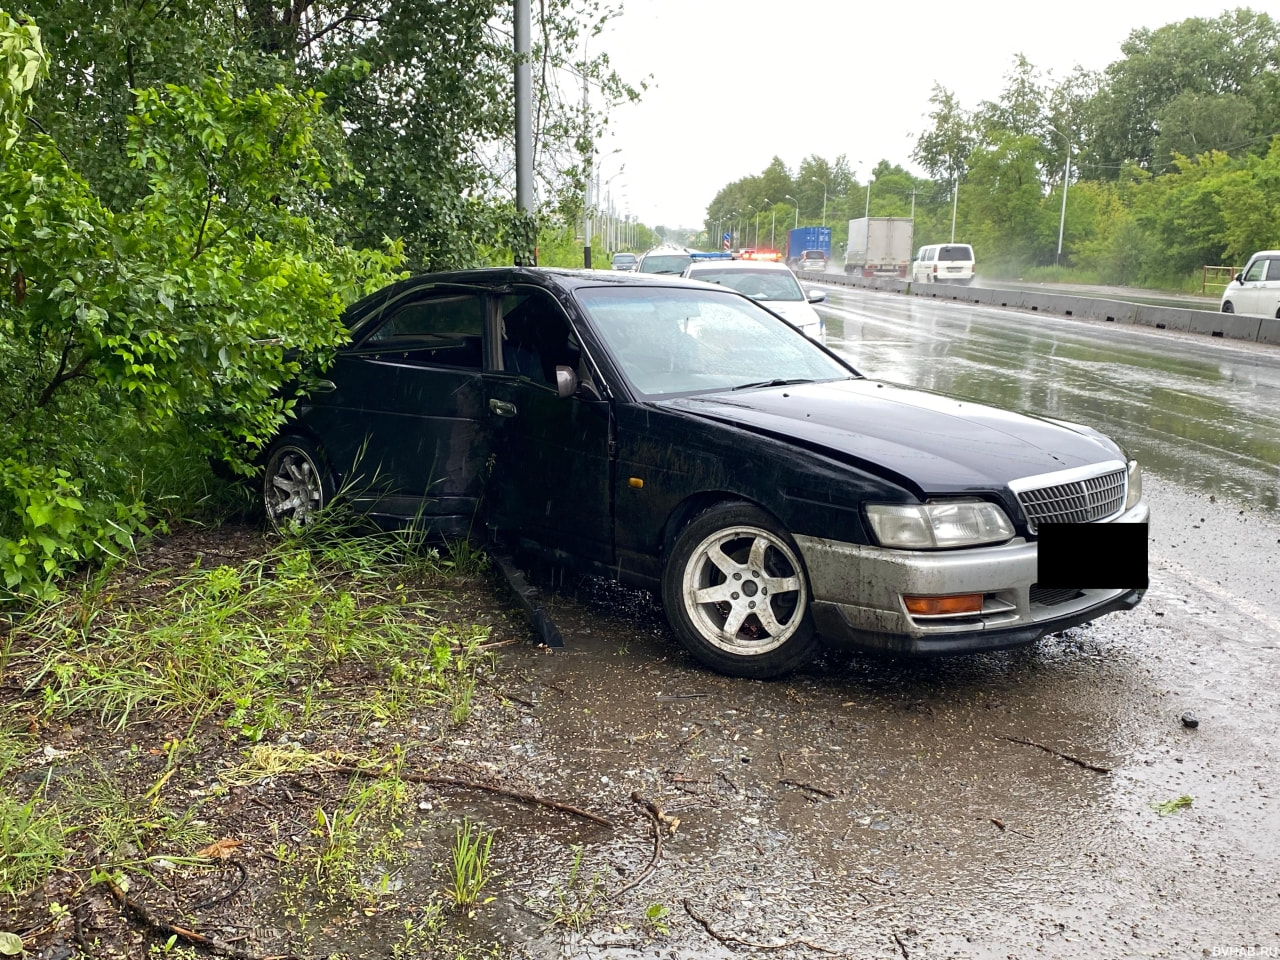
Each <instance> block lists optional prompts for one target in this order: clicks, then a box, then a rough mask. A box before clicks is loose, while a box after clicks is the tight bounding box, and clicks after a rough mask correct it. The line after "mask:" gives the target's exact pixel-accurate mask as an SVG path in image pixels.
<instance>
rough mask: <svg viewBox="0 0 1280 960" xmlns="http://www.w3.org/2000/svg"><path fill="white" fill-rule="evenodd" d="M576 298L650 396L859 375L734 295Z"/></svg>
mask: <svg viewBox="0 0 1280 960" xmlns="http://www.w3.org/2000/svg"><path fill="white" fill-rule="evenodd" d="M576 297H577V299H578V301H579V303H580V304H581V305H582V307H583V309H584V310H585V311H586V313H587V314H588V316H589V317H590V318H591V321H592V325H593V326H594V327H595V328H596V330H597V331H598V332H599V334H600V336H601V338H603V340H604V342H605V345H606V346H607V347H608V349H609V352H610V353H611V354H612V355H613V357H614V359H615V360H616V361H617V363H618V365H619V367H620V368H621V369H622V372H623V374H624V376H626V378H627V380H628V381H630V383H631V384H632V386H633V387H635V389H636V390H637V391H638V392H639V393H641V394H643V395H645V396H655V397H656V396H663V395H668V394H678V393H700V392H707V391H716V390H729V389H732V388H733V387H739V386H742V385H744V384H749V383H761V382H765V381H772V380H775V379H777V380H796V381H812V380H835V379H844V378H846V377H850V376H854V375H855V374H854V373H853V371H851V370H850V369H849V368H848V367H846V366H844V365H843V364H842V363H840V362H839V361H838V360H836V359H835V358H834V357H832V356H830V355H829V354H827V353H826V352H824V351H823V350H822V349H821V348H820V347H817V346H815V345H814V344H813V342H812V341H811V340H809V338H808V337H806V336H805V335H804V334H803V333H801V332H800V331H798V330H796V329H795V328H794V327H792V326H791V325H790V324H788V323H787V322H786V321H784V320H779V319H778V318H777V317H775V316H773V315H772V314H770V313H768V312H767V311H765V310H764V309H763V308H761V307H759V306H757V305H756V304H754V303H753V302H751V301H750V300H746V299H744V298H742V297H740V296H738V295H737V294H734V293H729V292H727V291H726V292H724V293H721V292H720V291H718V290H687V289H680V288H674V287H657V288H627V287H623V288H606V287H589V288H586V289H581V290H578V291H577V293H576Z"/></svg>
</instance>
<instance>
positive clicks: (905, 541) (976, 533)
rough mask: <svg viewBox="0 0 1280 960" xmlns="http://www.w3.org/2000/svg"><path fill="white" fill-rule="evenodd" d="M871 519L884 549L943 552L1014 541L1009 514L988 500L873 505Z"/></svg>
mask: <svg viewBox="0 0 1280 960" xmlns="http://www.w3.org/2000/svg"><path fill="white" fill-rule="evenodd" d="M867 519H868V520H870V521H871V529H872V530H874V531H875V535H876V539H877V540H879V541H880V545H881V546H883V547H896V548H900V549H903V550H939V549H943V548H946V547H971V546H976V545H978V544H981V543H999V542H1001V541H1003V540H1010V539H1012V538H1013V534H1014V530H1013V524H1012V523H1011V522H1010V521H1009V518H1008V517H1007V516H1005V512H1004V511H1003V510H1001V509H1000V508H999V507H998V506H996V505H995V504H994V503H988V502H987V501H985V500H942V501H936V502H930V503H919V504H904V503H871V504H868V505H867Z"/></svg>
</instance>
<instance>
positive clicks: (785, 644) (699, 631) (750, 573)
mask: <svg viewBox="0 0 1280 960" xmlns="http://www.w3.org/2000/svg"><path fill="white" fill-rule="evenodd" d="M663 600H664V604H665V606H666V608H667V617H668V620H669V621H670V622H671V625H672V628H673V629H674V630H675V632H676V633H677V635H679V637H680V639H681V641H682V642H683V643H684V645H685V646H686V647H688V649H689V651H690V652H691V653H692V654H693V655H694V656H695V657H697V658H698V659H699V660H701V661H702V662H703V663H705V664H706V665H707V666H709V667H711V668H712V669H715V670H719V671H720V672H722V673H727V674H730V675H731V676H740V677H757V678H763V677H774V676H778V675H779V674H782V673H787V672H789V671H790V670H793V669H795V668H796V667H797V666H799V665H800V664H801V663H802V662H804V661H805V660H807V659H808V658H809V656H810V655H811V653H812V651H813V647H814V643H815V640H814V634H813V624H812V621H811V618H810V616H809V586H808V582H807V580H806V579H805V573H804V567H803V565H802V564H801V562H800V558H799V554H798V551H797V550H796V547H795V545H794V543H793V542H792V540H791V537H790V536H788V534H787V532H786V531H785V530H783V529H782V528H781V527H780V526H779V525H778V524H777V523H776V522H775V521H774V520H773V518H771V517H769V516H768V515H767V514H765V513H764V512H763V511H761V510H759V509H757V508H756V507H753V506H751V505H749V504H743V503H725V504H720V505H718V506H716V507H713V508H712V509H710V510H708V511H707V512H705V513H703V514H701V515H700V516H698V517H697V518H696V519H694V521H693V522H692V523H690V524H689V526H687V527H686V528H685V529H684V531H682V533H681V534H680V537H679V538H678V539H677V541H676V545H675V548H674V549H673V550H672V554H671V559H670V561H669V563H668V564H667V569H666V571H665V573H664V577H663Z"/></svg>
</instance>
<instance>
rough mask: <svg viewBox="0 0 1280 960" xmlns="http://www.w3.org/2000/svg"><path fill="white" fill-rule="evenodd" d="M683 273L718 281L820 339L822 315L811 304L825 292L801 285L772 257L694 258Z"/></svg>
mask: <svg viewBox="0 0 1280 960" xmlns="http://www.w3.org/2000/svg"><path fill="white" fill-rule="evenodd" d="M684 276H686V277H688V278H690V279H691V280H702V281H703V282H705V283H718V284H720V285H721V286H725V287H728V288H729V289H730V290H737V291H738V292H739V293H741V294H744V295H745V296H748V297H750V298H751V299H752V300H755V301H756V302H757V303H760V304H761V305H763V306H764V307H765V308H766V309H768V310H772V311H773V312H774V313H776V314H777V315H778V316H780V317H782V319H783V320H786V321H787V322H788V323H790V324H791V325H792V326H793V327H798V328H799V329H800V330H801V332H803V333H804V334H806V335H807V336H809V337H810V338H812V339H814V340H819V339H821V336H822V318H821V317H819V316H818V312H817V311H816V310H814V309H813V307H812V306H811V304H815V303H821V302H822V301H824V300H826V299H827V295H826V294H825V293H822V292H821V291H818V290H809V291H807V292H806V291H805V290H803V289H801V287H800V283H799V281H797V280H796V275H795V274H794V273H792V272H791V268H790V267H788V266H787V265H786V264H785V263H776V262H774V261H772V260H694V261H693V262H692V263H691V264H689V266H688V267H686V268H685V271H684Z"/></svg>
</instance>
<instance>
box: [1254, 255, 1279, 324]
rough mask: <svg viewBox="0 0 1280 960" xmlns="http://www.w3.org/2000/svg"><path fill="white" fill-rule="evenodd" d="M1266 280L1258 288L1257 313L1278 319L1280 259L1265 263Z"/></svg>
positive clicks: (1276, 258)
mask: <svg viewBox="0 0 1280 960" xmlns="http://www.w3.org/2000/svg"><path fill="white" fill-rule="evenodd" d="M1267 264H1268V266H1267V276H1266V279H1265V280H1263V281H1262V283H1261V284H1259V287H1258V301H1259V302H1258V311H1257V312H1258V313H1260V314H1262V315H1263V316H1264V317H1276V318H1280V257H1272V258H1271V259H1270V260H1268V261H1267Z"/></svg>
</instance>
